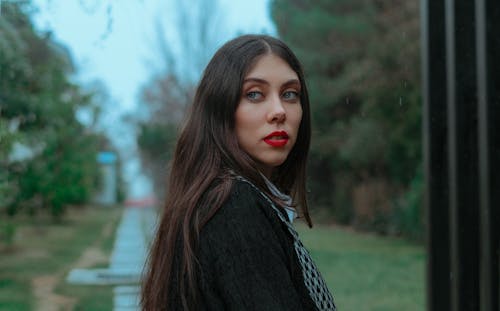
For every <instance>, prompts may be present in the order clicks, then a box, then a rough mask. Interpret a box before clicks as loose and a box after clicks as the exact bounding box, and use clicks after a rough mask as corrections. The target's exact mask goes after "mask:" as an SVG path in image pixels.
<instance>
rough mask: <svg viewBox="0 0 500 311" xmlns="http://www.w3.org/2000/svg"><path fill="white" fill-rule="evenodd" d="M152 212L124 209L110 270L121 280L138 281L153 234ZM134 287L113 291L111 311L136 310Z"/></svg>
mask: <svg viewBox="0 0 500 311" xmlns="http://www.w3.org/2000/svg"><path fill="white" fill-rule="evenodd" d="M154 224H155V212H154V209H153V208H145V207H140V208H134V207H127V208H125V211H124V214H123V216H122V221H121V223H120V225H119V227H118V230H117V232H116V240H115V246H114V249H113V253H112V255H111V260H110V270H111V271H114V272H118V275H121V276H122V277H124V278H131V279H134V278H135V279H137V280H140V278H141V275H142V270H143V268H144V263H145V261H146V256H147V250H148V248H147V246H148V243H149V241H148V237H149V236H150V235H151V232H152V231H153V230H154ZM139 293H140V287H139V285H138V284H133V285H120V286H117V287H115V289H114V300H113V304H114V311H136V310H139Z"/></svg>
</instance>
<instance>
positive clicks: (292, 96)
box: [245, 90, 300, 102]
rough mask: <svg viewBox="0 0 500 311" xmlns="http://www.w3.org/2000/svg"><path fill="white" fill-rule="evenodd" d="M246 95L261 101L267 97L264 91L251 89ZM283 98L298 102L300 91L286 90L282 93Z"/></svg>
mask: <svg viewBox="0 0 500 311" xmlns="http://www.w3.org/2000/svg"><path fill="white" fill-rule="evenodd" d="M245 97H246V98H247V99H248V100H250V101H252V102H259V101H262V100H264V99H265V96H264V93H263V92H260V91H249V92H246V93H245ZM281 98H282V99H283V100H285V101H287V102H296V101H298V100H300V93H299V92H298V91H291V90H288V91H284V92H283V93H281Z"/></svg>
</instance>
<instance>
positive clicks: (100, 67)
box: [32, 0, 276, 197]
mask: <svg viewBox="0 0 500 311" xmlns="http://www.w3.org/2000/svg"><path fill="white" fill-rule="evenodd" d="M202 1H207V2H205V4H207V3H209V4H211V6H210V7H209V8H210V9H215V10H216V16H217V23H216V24H215V26H214V27H215V28H214V29H213V31H212V33H214V36H213V40H214V42H216V43H215V44H214V46H219V45H220V44H222V43H224V42H225V41H227V40H229V39H230V38H233V37H235V36H236V35H237V34H241V33H262V32H265V33H268V34H271V35H274V34H275V33H276V30H275V27H274V24H273V22H272V20H271V18H270V12H269V8H268V2H269V0H252V1H247V0H236V1H234V0H233V1H231V0H218V1H217V3H218V5H217V6H213V4H214V3H215V1H214V0H198V1H196V0H186V1H184V2H182V3H187V4H188V5H189V6H190V7H189V8H191V7H192V8H193V15H194V14H195V12H196V10H195V8H196V6H197V5H199V4H200V3H201V2H202ZM32 2H33V4H34V5H35V6H36V7H37V8H38V11H37V13H36V14H34V16H33V18H34V23H35V26H36V28H37V29H38V30H40V31H51V32H52V36H53V38H54V39H55V40H56V41H58V42H59V43H61V44H63V45H65V46H66V47H67V48H68V49H69V51H70V53H71V55H72V57H73V61H74V63H75V65H76V72H77V74H76V75H75V77H74V79H75V81H77V83H80V84H82V85H90V84H91V83H93V82H94V81H100V82H101V83H102V84H103V85H104V86H105V88H106V90H107V93H108V94H109V100H108V103H107V105H106V106H107V107H106V109H104V110H103V111H104V114H105V115H104V116H103V122H102V123H103V127H104V130H105V131H106V133H107V134H108V135H109V136H110V138H111V139H112V141H113V142H114V144H115V145H116V146H117V147H118V149H119V150H120V151H121V156H122V158H123V159H124V166H125V167H124V177H125V179H126V182H127V184H128V185H129V193H128V196H129V197H141V196H147V195H149V194H150V192H151V185H150V183H149V181H148V180H147V178H146V177H145V176H144V175H143V174H141V169H140V165H139V160H138V157H137V152H136V146H135V136H134V132H133V130H132V127H131V126H130V125H128V124H126V123H124V122H123V121H122V116H123V115H124V114H127V113H129V114H130V113H132V114H133V113H137V112H138V111H140V103H139V101H138V93H139V91H140V89H141V87H142V86H143V85H144V84H145V83H146V82H147V81H148V79H149V78H150V77H151V76H152V75H153V74H154V73H155V71H158V67H160V66H161V65H162V64H161V60H160V59H159V56H158V42H156V41H157V40H158V38H157V35H156V32H155V23H158V21H160V23H161V24H162V25H163V26H162V27H163V29H164V32H165V37H166V41H167V42H168V43H169V45H170V46H172V50H173V51H174V53H177V54H176V56H175V57H176V59H175V60H176V62H179V63H183V62H184V63H186V62H189V60H188V59H183V58H182V53H180V52H179V51H178V50H176V47H177V46H179V42H178V40H179V35H184V34H185V29H178V23H177V22H176V21H177V18H178V16H177V15H176V13H175V12H176V5H179V3H181V2H179V1H176V0H121V1H114V0H33V1H32ZM194 18H195V17H194V16H193V19H194ZM80 119H81V120H82V122H85V115H84V114H82V115H81V116H80Z"/></svg>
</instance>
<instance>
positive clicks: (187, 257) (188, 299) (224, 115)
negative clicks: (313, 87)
mask: <svg viewBox="0 0 500 311" xmlns="http://www.w3.org/2000/svg"><path fill="white" fill-rule="evenodd" d="M270 53H272V54H274V55H276V56H278V57H280V58H282V59H283V60H284V61H286V62H287V63H288V65H289V66H290V67H291V68H292V69H293V70H294V71H295V72H296V73H297V76H298V78H299V81H300V84H301V92H300V104H301V106H302V120H301V123H300V127H299V131H298V135H297V141H296V143H295V145H294V147H293V148H292V150H291V151H290V154H289V155H288V157H287V159H286V161H285V162H284V163H283V164H282V165H280V166H279V167H277V168H275V169H274V170H273V174H272V177H271V180H272V182H273V183H274V184H275V185H276V186H277V187H278V188H280V190H282V191H284V192H286V193H289V194H290V195H292V197H293V198H294V202H295V203H296V204H297V205H298V206H299V207H300V214H301V216H302V217H303V218H304V219H305V221H306V222H307V223H308V225H309V226H312V223H311V219H310V217H309V213H308V208H307V201H306V160H307V155H308V151H309V144H310V136H311V122H310V109H309V96H308V93H307V87H306V84H305V81H304V75H303V72H302V68H301V65H300V63H299V61H298V60H297V58H296V57H295V55H294V54H293V52H292V51H291V50H290V49H289V48H288V47H287V46H286V45H285V44H284V43H283V42H282V41H280V40H278V39H276V38H273V37H270V36H266V35H244V36H241V37H238V38H235V39H233V40H231V41H229V42H227V43H226V44H225V45H223V46H222V47H221V48H220V49H219V50H218V51H217V52H216V53H215V55H214V56H213V58H212V59H211V60H210V62H209V64H208V65H207V67H206V68H205V71H204V73H203V76H202V78H201V81H200V83H199V85H198V88H197V91H196V95H195V98H194V102H193V105H192V106H191V110H190V112H189V114H188V118H187V120H186V123H185V125H184V127H183V128H182V130H181V133H180V136H179V138H178V141H177V145H176V149H175V152H174V157H173V159H172V163H171V169H170V176H169V182H168V189H167V196H166V202H165V208H164V210H163V214H162V216H161V222H160V224H159V227H158V229H157V233H156V238H155V240H154V241H153V244H152V247H151V251H150V255H149V261H148V266H147V268H148V269H147V270H146V274H145V279H144V282H143V287H142V298H141V303H142V309H143V310H147V311H153V310H154V311H156V310H167V309H168V308H169V305H171V302H170V300H171V299H175V300H176V301H180V302H181V303H182V305H183V308H184V309H187V310H191V309H193V308H194V307H195V306H196V305H197V303H198V300H199V299H198V297H199V292H198V286H197V272H196V271H197V261H196V247H197V241H198V235H199V233H200V230H201V229H202V228H203V226H204V225H205V224H206V223H207V222H208V221H209V220H210V218H211V217H212V216H213V215H214V214H215V213H216V212H217V210H218V209H219V208H220V206H221V205H222V204H223V203H224V201H225V200H226V199H227V197H228V195H229V192H230V189H231V186H232V182H233V179H232V178H231V174H237V175H240V176H243V177H245V178H246V179H248V180H250V181H251V182H252V183H254V184H255V185H256V186H257V187H259V188H260V189H261V190H262V191H264V192H266V193H268V194H269V195H270V196H271V197H272V195H271V194H270V193H269V190H268V188H267V187H266V185H265V181H264V180H263V178H262V175H261V174H260V173H259V171H258V169H257V165H256V163H255V161H254V160H252V158H251V157H250V156H248V154H246V153H245V152H244V151H243V150H242V149H240V148H239V146H238V141H237V138H236V134H235V117H234V116H235V111H236V108H237V106H238V103H239V101H240V99H241V96H242V86H243V80H244V78H245V76H246V75H247V74H248V72H249V71H250V70H251V68H252V66H253V65H254V64H255V62H256V61H257V60H258V58H259V57H261V56H263V55H266V54H270ZM176 252H177V253H176ZM179 252H180V253H179ZM174 283H175V284H174ZM172 288H176V292H178V295H177V297H172V295H170V293H171V292H172ZM179 296H180V297H179Z"/></svg>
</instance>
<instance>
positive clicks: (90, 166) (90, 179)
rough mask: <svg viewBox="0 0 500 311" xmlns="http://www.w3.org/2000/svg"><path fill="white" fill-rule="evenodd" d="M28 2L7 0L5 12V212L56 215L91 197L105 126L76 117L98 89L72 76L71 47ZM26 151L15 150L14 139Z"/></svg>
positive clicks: (1, 131) (1, 29) (1, 81)
mask: <svg viewBox="0 0 500 311" xmlns="http://www.w3.org/2000/svg"><path fill="white" fill-rule="evenodd" d="M30 10H31V6H30V4H29V2H26V1H19V2H2V15H1V16H0V69H1V72H2V74H1V75H0V135H2V137H6V138H8V139H5V140H3V139H2V149H1V151H0V154H1V155H2V158H1V160H0V166H1V171H2V176H0V178H1V179H0V185H1V186H0V191H2V192H3V193H1V194H2V197H3V194H4V193H8V196H7V199H6V200H5V199H4V200H3V201H2V202H0V203H1V204H0V208H1V210H0V212H1V213H2V214H3V213H5V212H7V213H8V214H9V215H15V214H16V213H18V212H19V211H20V210H21V209H23V208H24V209H26V210H28V211H30V212H31V213H33V214H34V213H36V212H38V211H39V210H48V211H50V213H51V214H52V215H53V216H54V217H55V218H58V219H59V218H60V217H62V215H63V212H64V210H65V207H66V206H68V205H70V204H83V203H85V202H87V201H88V200H89V199H90V197H91V194H92V192H93V189H94V183H95V180H96V176H97V174H98V168H97V164H96V161H95V159H96V152H97V147H98V145H99V142H100V141H101V140H102V139H103V137H102V134H99V133H93V132H92V131H90V129H88V128H86V127H85V126H84V125H83V124H81V123H80V122H78V120H77V119H76V117H75V113H76V111H77V110H78V109H79V108H80V107H83V106H87V105H90V104H91V103H92V101H93V94H90V93H86V92H83V91H82V90H81V89H80V87H79V86H77V85H75V84H73V83H72V82H70V79H69V75H70V74H71V73H72V72H73V65H72V61H71V57H70V54H69V52H68V51H67V49H66V48H65V47H64V46H62V45H60V44H58V43H56V42H54V41H53V40H52V38H51V35H50V33H45V34H38V33H37V32H36V31H35V30H34V27H33V25H32V23H31V20H30V17H29V14H30ZM16 144H17V145H21V146H23V148H25V149H27V150H29V151H30V153H31V155H30V156H29V157H24V158H19V157H11V156H10V155H11V153H12V150H13V146H15V145H16Z"/></svg>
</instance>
